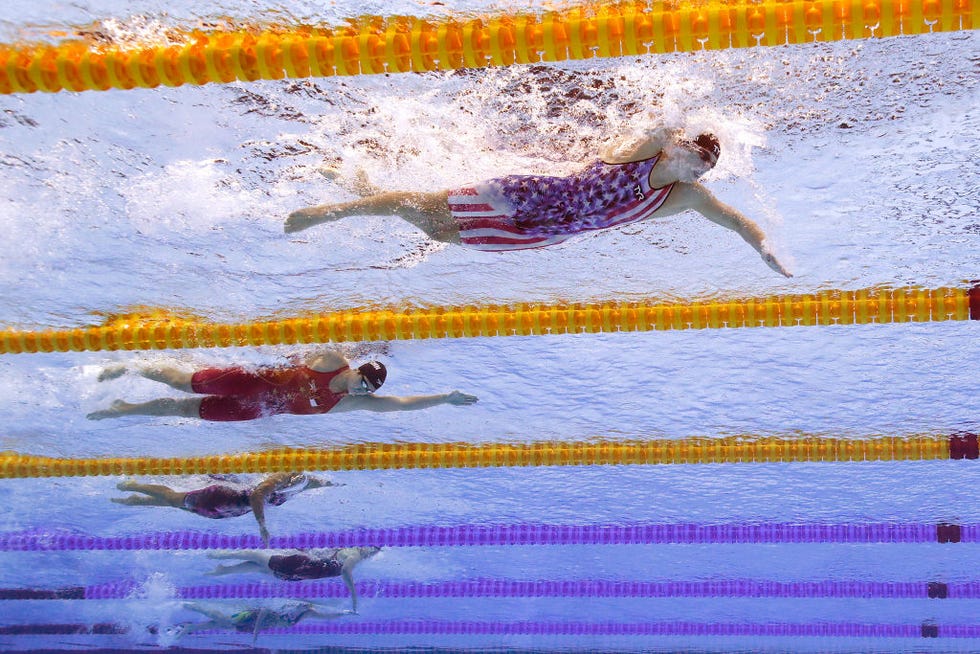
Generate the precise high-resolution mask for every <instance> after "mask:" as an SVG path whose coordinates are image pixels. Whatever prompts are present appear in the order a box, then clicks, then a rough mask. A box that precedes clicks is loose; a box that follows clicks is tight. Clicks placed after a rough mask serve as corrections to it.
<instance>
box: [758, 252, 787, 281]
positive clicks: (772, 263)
mask: <svg viewBox="0 0 980 654" xmlns="http://www.w3.org/2000/svg"><path fill="white" fill-rule="evenodd" d="M759 255H760V256H761V257H762V260H763V261H765V262H766V265H767V266H769V267H770V268H772V269H773V270H775V271H776V272H778V273H779V274H780V275H782V276H784V277H792V276H793V273H791V272H790V271H789V270H787V269H786V266H784V265H783V264H781V263H779V259H777V258H776V255H775V254H773V253H772V252H770V251H769V250H767V249H766V248H763V249H762V250H760V252H759Z"/></svg>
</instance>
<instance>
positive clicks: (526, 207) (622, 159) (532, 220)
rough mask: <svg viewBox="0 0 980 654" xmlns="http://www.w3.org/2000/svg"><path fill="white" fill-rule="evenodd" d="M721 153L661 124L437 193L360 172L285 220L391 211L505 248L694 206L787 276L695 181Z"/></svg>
mask: <svg viewBox="0 0 980 654" xmlns="http://www.w3.org/2000/svg"><path fill="white" fill-rule="evenodd" d="M720 154H721V146H720V144H719V142H718V139H717V138H716V137H715V136H714V135H713V134H708V133H705V134H701V135H699V136H697V137H696V138H694V139H684V138H682V137H681V135H680V134H679V133H676V132H667V131H665V130H654V131H652V132H650V133H649V134H647V135H646V136H645V137H644V138H642V139H634V140H632V141H627V142H624V143H621V144H617V145H614V146H612V147H609V148H606V150H605V151H603V152H602V153H601V157H600V159H599V160H598V161H595V162H593V163H591V164H589V165H588V166H587V167H586V168H585V169H583V170H582V171H580V172H578V173H575V174H573V175H569V176H567V177H550V176H543V175H511V176H507V177H499V178H495V179H491V180H487V181H485V182H481V183H478V184H474V185H472V186H467V187H464V188H458V189H453V190H449V191H440V192H435V193H412V192H402V191H393V192H387V193H382V192H378V190H377V189H374V188H371V187H370V185H369V184H367V183H366V180H363V179H362V180H361V181H360V183H359V186H360V189H359V190H361V191H364V193H363V195H364V197H362V198H361V199H360V200H354V201H353V202H344V203H340V204H324V205H319V206H315V207H307V208H305V209H300V210H299V211H295V212H293V213H292V214H290V216H289V218H288V219H287V220H286V223H285V227H284V229H285V231H286V232H287V233H289V232H298V231H301V230H304V229H307V228H308V227H312V226H314V225H318V224H321V223H325V222H332V221H335V220H340V219H342V218H346V217H348V216H359V215H386V216H387V215H391V216H398V217H400V218H402V219H404V220H405V221H407V222H409V223H411V224H412V225H415V226H416V227H418V228H419V229H421V230H422V231H423V232H425V233H426V234H427V235H428V236H429V237H430V238H432V239H434V240H437V241H443V242H446V243H455V244H457V245H462V246H464V247H469V248H473V249H477V250H488V251H495V252H502V251H511V250H526V249H532V248H541V247H546V246H550V245H556V244H558V243H562V242H564V241H566V240H568V239H569V238H571V237H573V236H575V235H577V234H582V233H585V232H590V231H596V230H603V229H611V228H615V227H619V226H621V225H626V224H629V223H635V222H639V221H642V220H646V219H648V218H654V217H661V216H669V215H672V214H676V213H680V212H682V211H685V210H688V209H691V210H694V211H697V212H698V213H700V214H701V215H702V216H704V217H705V218H707V219H708V220H710V221H712V222H714V223H717V224H719V225H721V226H722V227H726V228H728V229H731V230H732V231H734V232H735V233H737V234H738V235H739V236H741V237H742V238H743V239H744V240H745V241H746V242H748V244H749V245H751V246H752V247H753V248H755V250H756V251H757V252H758V253H759V255H760V256H761V257H762V260H763V261H764V262H765V263H766V264H767V265H768V266H769V267H770V268H772V269H773V270H775V271H776V272H778V273H780V274H782V275H785V276H787V277H790V276H791V275H790V272H789V271H788V270H787V269H786V268H785V267H784V266H783V265H782V264H781V263H780V262H779V261H778V260H777V259H776V256H775V255H774V254H773V252H772V250H771V249H770V248H769V246H768V245H767V243H766V235H765V233H764V232H763V231H762V229H761V228H760V227H759V226H758V225H757V224H756V223H755V222H754V221H752V220H751V219H749V218H747V217H746V216H744V215H742V214H741V213H739V212H738V211H737V210H735V209H733V208H732V207H730V206H728V205H726V204H723V203H721V202H720V201H718V199H717V198H715V196H714V195H712V194H711V192H710V191H709V190H708V189H707V188H705V187H704V186H703V185H701V184H700V183H698V181H697V180H698V179H699V178H700V177H701V176H702V175H704V174H705V173H706V172H708V171H709V170H710V169H711V168H713V167H714V166H715V164H716V163H717V162H718V157H719V155H720Z"/></svg>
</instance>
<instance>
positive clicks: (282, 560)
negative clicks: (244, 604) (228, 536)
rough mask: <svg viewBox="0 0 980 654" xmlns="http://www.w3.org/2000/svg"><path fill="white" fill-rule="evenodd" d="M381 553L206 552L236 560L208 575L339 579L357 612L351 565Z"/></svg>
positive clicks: (361, 550)
mask: <svg viewBox="0 0 980 654" xmlns="http://www.w3.org/2000/svg"><path fill="white" fill-rule="evenodd" d="M380 551H381V548H380V547H340V548H330V549H315V550H235V551H233V552H209V553H208V556H209V557H210V558H212V559H237V560H239V561H240V562H239V563H235V564H233V565H219V566H218V567H217V568H215V569H214V570H213V571H212V572H209V573H208V574H209V575H211V576H221V575H229V574H237V573H240V572H261V573H263V574H268V575H272V576H274V577H276V578H277V579H282V580H284V581H303V580H308V579H324V578H327V577H340V578H342V579H343V580H344V583H345V584H346V585H347V590H349V591H350V595H351V609H352V610H353V611H354V612H355V613H356V612H357V592H356V591H355V590H354V578H353V576H352V573H353V571H354V566H356V565H357V564H358V563H360V562H361V561H363V560H365V559H369V558H371V557H372V556H374V555H375V554H377V553H378V552H380Z"/></svg>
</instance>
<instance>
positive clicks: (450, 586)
mask: <svg viewBox="0 0 980 654" xmlns="http://www.w3.org/2000/svg"><path fill="white" fill-rule="evenodd" d="M141 592H142V585H141V584H140V583H138V582H135V581H122V582H107V583H103V584H95V585H92V586H72V587H67V588H59V589H52V590H44V589H36V588H5V589H0V600H40V599H52V600H67V599H79V600H81V599H86V600H109V599H127V598H135V599H138V598H139V597H140V596H141ZM357 594H358V595H359V596H361V597H372V598H384V599H417V598H442V597H494V598H514V597H549V598H552V597H566V598H568V597H659V598H669V597H752V598H760V597H767V598H777V597H778V598H788V599H792V598H811V597H814V598H815V597H820V598H866V599H923V598H932V599H980V581H966V582H960V583H943V582H938V581H930V582H896V581H855V580H840V581H832V580H825V581H790V582H784V581H771V580H758V579H719V580H715V581H683V580H674V581H637V580H611V579H534V580H514V579H491V578H479V579H460V580H453V581H434V582H415V581H407V582H396V581H364V582H359V583H358V584H357ZM347 596H348V592H347V588H346V587H345V586H344V585H343V584H340V583H338V582H337V581H336V580H333V581H327V582H299V583H240V584H212V585H201V586H184V587H181V588H177V589H176V592H175V594H174V597H175V599H182V600H211V599H272V598H281V599H341V598H346V597H347Z"/></svg>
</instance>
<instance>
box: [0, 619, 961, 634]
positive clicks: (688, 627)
mask: <svg viewBox="0 0 980 654" xmlns="http://www.w3.org/2000/svg"><path fill="white" fill-rule="evenodd" d="M127 632H128V629H127V627H125V626H123V625H115V624H109V623H99V624H95V625H85V624H24V625H9V626H3V627H0V635H38V634H57V635H72V634H125V633H127ZM197 633H199V634H217V633H227V630H220V629H211V630H202V631H200V632H197ZM262 633H264V634H308V635H336V636H345V635H346V636H351V635H354V636H356V635H376V634H385V635H440V636H487V635H491V636H502V635H506V636H575V637H588V636H714V637H718V636H721V637H740V636H763V637H786V636H792V637H806V638H970V639H976V638H980V624H967V625H957V624H949V625H947V624H935V623H931V622H924V623H922V624H887V623H886V624H867V623H849V622H819V623H786V622H766V623H744V622H734V623H717V622H687V621H674V622H544V621H531V620H527V621H520V622H477V621H448V620H392V621H387V622H382V621H364V622H357V621H346V622H321V623H306V624H299V625H296V626H293V627H288V628H274V629H263V630H262Z"/></svg>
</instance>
